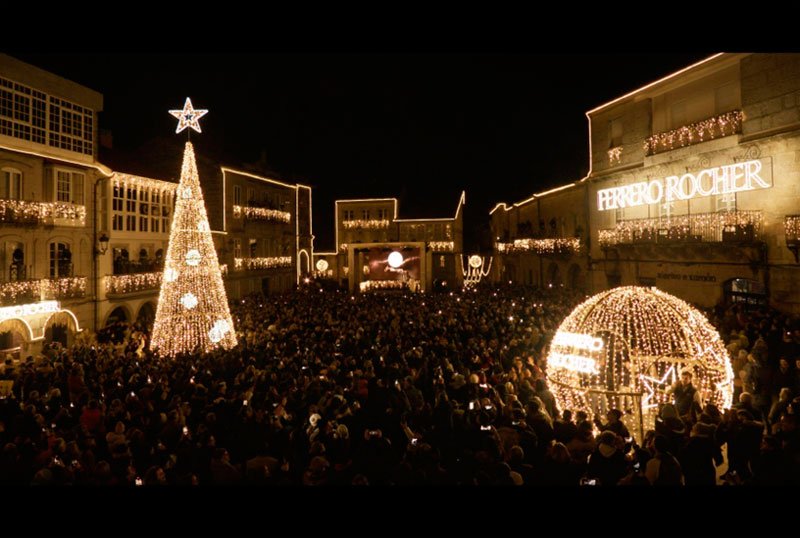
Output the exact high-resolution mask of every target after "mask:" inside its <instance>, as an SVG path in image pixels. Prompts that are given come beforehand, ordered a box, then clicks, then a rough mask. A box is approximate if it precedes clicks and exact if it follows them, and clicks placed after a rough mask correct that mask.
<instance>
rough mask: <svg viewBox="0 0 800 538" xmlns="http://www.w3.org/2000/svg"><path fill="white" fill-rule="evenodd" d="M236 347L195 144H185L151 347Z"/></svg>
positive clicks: (166, 352)
mask: <svg viewBox="0 0 800 538" xmlns="http://www.w3.org/2000/svg"><path fill="white" fill-rule="evenodd" d="M235 345H236V333H235V330H234V327H233V320H232V319H231V313H230V310H229V309H228V298H227V296H226V295H225V286H224V285H223V283H222V275H221V274H220V269H219V260H218V259H217V252H216V250H214V242H213V240H212V239H211V229H210V228H209V225H208V215H207V213H206V207H205V203H204V201H203V191H202V190H201V188H200V178H199V176H198V174H197V163H196V162H195V157H194V148H193V147H192V144H191V142H187V143H186V149H185V150H184V154H183V166H182V168H181V181H180V184H179V185H178V190H177V192H176V201H175V214H174V216H173V218H172V229H171V230H170V234H169V248H167V256H166V258H165V260H164V276H163V278H162V280H161V293H160V294H159V296H158V309H157V310H156V319H155V323H154V325H153V337H152V341H151V343H150V348H151V349H152V350H153V351H155V352H156V353H157V354H159V355H161V356H167V357H174V356H175V355H177V354H179V353H190V352H203V351H210V350H212V349H214V348H215V347H217V346H221V347H223V348H225V349H230V348H232V347H233V346H235Z"/></svg>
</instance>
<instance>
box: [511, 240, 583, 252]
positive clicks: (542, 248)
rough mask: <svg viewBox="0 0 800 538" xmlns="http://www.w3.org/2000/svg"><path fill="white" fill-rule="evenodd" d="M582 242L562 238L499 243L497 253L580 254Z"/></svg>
mask: <svg viewBox="0 0 800 538" xmlns="http://www.w3.org/2000/svg"><path fill="white" fill-rule="evenodd" d="M580 248H581V240H580V238H578V237H561V238H556V239H515V240H514V242H513V243H497V251H498V252H504V253H510V252H530V251H533V252H536V253H537V254H560V253H568V252H578V250H580Z"/></svg>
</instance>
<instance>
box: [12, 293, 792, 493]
mask: <svg viewBox="0 0 800 538" xmlns="http://www.w3.org/2000/svg"><path fill="white" fill-rule="evenodd" d="M583 299H585V296H583V295H580V294H577V293H573V292H568V291H565V290H563V289H559V290H555V289H547V290H536V289H533V288H529V287H524V286H500V287H490V286H480V287H478V288H476V289H473V290H470V291H464V292H461V291H459V292H455V293H453V292H444V293H432V294H409V293H405V294H404V293H400V292H388V293H364V294H356V295H351V294H350V293H347V292H343V291H341V290H323V289H321V288H317V287H315V286H306V287H304V288H302V289H299V290H296V291H293V292H291V293H286V294H283V295H277V296H270V297H268V298H267V297H264V296H262V295H252V296H249V297H247V298H245V299H243V300H239V301H235V302H234V303H233V304H232V308H231V310H232V315H233V318H234V322H235V325H236V329H237V332H238V333H239V345H238V346H237V347H236V348H234V349H233V350H229V351H225V350H218V351H214V352H210V353H202V354H200V353H198V354H192V355H184V356H179V357H177V358H175V359H161V358H158V357H156V356H154V355H152V354H151V353H149V352H148V350H147V347H148V346H147V344H148V341H147V339H148V333H147V330H146V328H145V327H141V326H137V325H132V326H125V325H120V324H117V325H115V326H114V327H113V328H112V330H109V331H106V332H105V333H102V334H100V335H99V338H98V337H94V336H87V337H85V338H82V339H79V340H80V341H78V342H76V343H75V344H74V345H72V346H70V347H68V348H56V347H53V348H49V349H46V350H45V351H44V353H43V354H42V355H40V356H35V357H33V356H32V357H27V358H23V359H22V360H21V361H20V362H19V363H15V362H14V361H13V360H11V359H10V358H9V359H6V361H5V364H4V365H3V372H2V375H1V376H0V377H2V379H4V380H9V381H13V389H12V391H11V394H9V395H8V396H7V397H5V398H4V399H2V400H0V446H2V454H0V484H16V485H27V484H34V485H39V484H42V485H44V484H59V485H60V484H76V485H81V484H85V485H130V486H134V485H145V486H147V485H166V484H171V485H179V484H186V485H190V484H202V485H206V484H214V485H232V484H286V485H300V484H302V485H309V486H310V485H324V484H347V485H386V484H398V485H406V484H409V485H410V484H433V485H445V484H476V485H526V486H529V485H575V486H577V485H579V484H598V485H604V486H608V485H617V484H631V485H636V484H642V485H647V484H687V485H693V484H709V485H713V484H716V483H718V481H719V480H718V475H719V474H720V472H718V470H719V469H720V468H721V466H722V465H727V466H728V472H727V473H726V474H725V475H724V482H725V483H727V484H750V483H753V484H786V483H791V484H797V483H800V450H799V449H798V441H800V430H798V428H797V414H796V412H795V409H800V405H796V404H797V402H800V400H795V399H794V398H795V396H796V395H798V394H800V386H798V381H799V380H800V377H798V376H800V326H798V324H797V320H796V319H793V318H790V317H788V316H785V315H781V314H779V313H776V312H772V311H769V310H767V309H755V310H746V309H745V308H743V307H741V306H735V307H732V308H729V309H727V310H717V311H714V312H711V313H710V318H711V319H712V321H713V322H714V323H715V324H716V325H717V326H718V327H719V328H720V330H721V331H722V333H723V334H724V335H725V336H726V343H727V344H728V348H729V350H730V352H731V360H732V362H733V366H734V370H735V371H736V372H737V384H736V389H737V394H736V399H737V404H736V405H735V406H734V408H733V409H731V410H719V409H716V408H715V407H713V406H711V405H703V402H696V403H697V405H695V398H694V397H693V393H692V385H691V379H690V378H688V379H684V380H682V383H683V384H682V385H681V386H680V387H676V389H678V390H677V391H676V399H675V405H672V404H667V405H665V406H663V408H662V409H661V412H660V416H659V419H658V420H657V422H656V426H655V430H653V431H649V432H647V434H646V435H645V439H644V440H643V442H642V443H641V445H639V444H637V443H636V442H635V441H633V440H632V438H631V436H630V434H629V433H628V431H627V428H626V427H625V425H624V423H623V421H622V420H620V419H621V418H622V417H623V411H621V410H617V409H611V410H609V412H608V413H607V415H606V416H605V417H594V416H588V415H587V414H586V412H584V411H583V410H570V409H559V408H558V406H557V403H556V400H555V398H554V397H553V394H552V393H551V392H550V390H549V389H548V384H547V378H546V371H545V360H546V357H545V352H546V349H547V345H548V342H549V339H550V338H552V335H553V333H554V331H555V329H556V328H557V326H558V324H559V323H560V322H561V321H562V320H563V319H564V317H566V316H567V315H568V314H569V312H570V311H571V310H572V308H573V307H574V306H575V305H576V304H578V303H579V302H580V301H582V300H583Z"/></svg>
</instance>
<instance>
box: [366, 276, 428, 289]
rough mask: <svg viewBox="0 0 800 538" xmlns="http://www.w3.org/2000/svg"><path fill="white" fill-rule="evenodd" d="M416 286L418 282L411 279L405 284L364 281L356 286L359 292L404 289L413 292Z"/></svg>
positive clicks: (388, 281)
mask: <svg viewBox="0 0 800 538" xmlns="http://www.w3.org/2000/svg"><path fill="white" fill-rule="evenodd" d="M418 286H419V281H418V280H415V279H413V278H412V279H409V280H408V281H405V282H404V281H402V280H365V281H364V282H360V283H359V284H358V287H359V289H360V290H361V291H373V290H402V289H406V288H408V289H410V290H412V291H414V290H416V289H417V288H418Z"/></svg>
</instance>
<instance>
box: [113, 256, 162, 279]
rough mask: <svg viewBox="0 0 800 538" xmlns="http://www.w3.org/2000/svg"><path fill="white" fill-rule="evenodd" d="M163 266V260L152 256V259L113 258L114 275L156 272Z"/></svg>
mask: <svg viewBox="0 0 800 538" xmlns="http://www.w3.org/2000/svg"><path fill="white" fill-rule="evenodd" d="M163 268H164V260H163V259H161V258H153V259H152V260H139V261H130V260H126V259H125V258H122V257H119V258H117V259H116V260H114V274H115V275H134V274H142V273H157V272H160V271H161V270H162V269H163Z"/></svg>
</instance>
